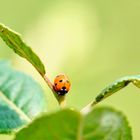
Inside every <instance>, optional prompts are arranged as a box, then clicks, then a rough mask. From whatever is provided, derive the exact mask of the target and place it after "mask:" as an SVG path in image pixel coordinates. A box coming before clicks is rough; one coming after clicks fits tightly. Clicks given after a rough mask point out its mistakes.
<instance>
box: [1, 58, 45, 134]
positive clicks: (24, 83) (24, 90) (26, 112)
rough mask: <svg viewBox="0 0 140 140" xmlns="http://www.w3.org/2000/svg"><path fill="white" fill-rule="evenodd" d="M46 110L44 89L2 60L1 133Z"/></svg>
mask: <svg viewBox="0 0 140 140" xmlns="http://www.w3.org/2000/svg"><path fill="white" fill-rule="evenodd" d="M45 111H46V99H45V96H44V94H43V91H42V89H41V87H40V85H38V84H37V83H36V82H35V81H34V80H33V79H32V78H31V77H30V76H27V75H25V74H23V73H21V72H18V71H15V70H13V69H12V68H11V67H10V64H9V63H7V62H5V61H0V133H9V132H12V131H14V130H15V129H17V128H20V127H22V126H23V124H25V123H29V122H30V121H31V120H32V119H33V118H34V117H35V116H37V115H38V114H40V113H41V112H45Z"/></svg>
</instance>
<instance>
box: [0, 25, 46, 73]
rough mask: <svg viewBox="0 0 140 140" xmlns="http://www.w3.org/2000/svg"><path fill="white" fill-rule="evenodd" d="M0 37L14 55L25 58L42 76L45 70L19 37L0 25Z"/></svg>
mask: <svg viewBox="0 0 140 140" xmlns="http://www.w3.org/2000/svg"><path fill="white" fill-rule="evenodd" d="M0 37H1V38H2V39H3V41H4V42H5V43H6V44H7V45H8V46H9V47H10V48H11V49H13V51H14V52H15V53H17V54H18V55H20V56H21V57H23V58H26V59H27V60H28V61H29V62H30V63H31V64H32V65H33V66H34V67H35V68H36V69H37V70H38V72H39V73H40V74H41V75H42V76H43V75H44V74H45V68H44V65H43V64H42V62H41V60H40V59H39V57H38V56H37V55H36V54H35V53H34V52H33V51H32V49H31V48H30V47H28V46H27V45H26V44H25V43H24V42H23V41H22V39H21V38H20V35H18V34H17V33H15V32H14V31H12V30H10V29H8V28H7V27H5V26H4V25H2V24H0Z"/></svg>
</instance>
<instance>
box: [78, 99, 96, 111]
mask: <svg viewBox="0 0 140 140" xmlns="http://www.w3.org/2000/svg"><path fill="white" fill-rule="evenodd" d="M97 103H98V102H96V101H94V102H91V103H89V104H88V105H86V106H85V107H84V108H83V109H82V110H81V113H82V114H87V113H89V112H90V111H91V110H92V109H93V108H94V106H95V105H96V104H97Z"/></svg>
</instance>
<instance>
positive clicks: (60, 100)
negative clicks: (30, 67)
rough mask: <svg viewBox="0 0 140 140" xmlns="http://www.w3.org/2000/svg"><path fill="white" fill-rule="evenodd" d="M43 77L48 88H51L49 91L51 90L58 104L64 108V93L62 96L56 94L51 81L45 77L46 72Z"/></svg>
mask: <svg viewBox="0 0 140 140" xmlns="http://www.w3.org/2000/svg"><path fill="white" fill-rule="evenodd" d="M43 79H44V80H45V82H46V83H47V85H48V86H49V88H50V89H51V91H52V92H53V94H54V96H55V98H56V100H57V101H58V103H59V106H60V107H61V108H64V107H65V106H66V98H65V95H63V96H62V95H58V94H57V92H56V91H55V90H54V88H53V84H52V82H51V81H50V79H49V78H48V77H47V75H46V74H45V75H44V76H43Z"/></svg>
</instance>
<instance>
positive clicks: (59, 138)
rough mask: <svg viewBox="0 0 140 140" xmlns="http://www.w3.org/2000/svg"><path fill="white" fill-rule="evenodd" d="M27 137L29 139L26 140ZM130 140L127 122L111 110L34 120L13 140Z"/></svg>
mask: <svg viewBox="0 0 140 140" xmlns="http://www.w3.org/2000/svg"><path fill="white" fill-rule="evenodd" d="M27 136H28V137H27ZM25 139H26V140H103V139H104V140H112V139H113V140H120V139H123V140H132V136H131V129H130V127H129V125H128V122H127V121H126V118H125V117H124V116H123V115H122V114H121V113H120V112H117V111H115V110H114V109H111V108H107V107H104V108H97V109H95V110H92V111H91V112H90V113H89V114H87V115H85V116H83V115H82V114H80V113H79V112H77V111H75V110H70V109H65V110H61V111H59V112H56V113H53V114H50V115H44V116H42V117H40V118H38V119H36V120H35V121H34V122H33V123H32V124H30V125H29V126H28V127H27V128H23V129H22V130H21V131H19V132H18V133H17V135H16V137H15V139H14V140H25Z"/></svg>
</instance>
